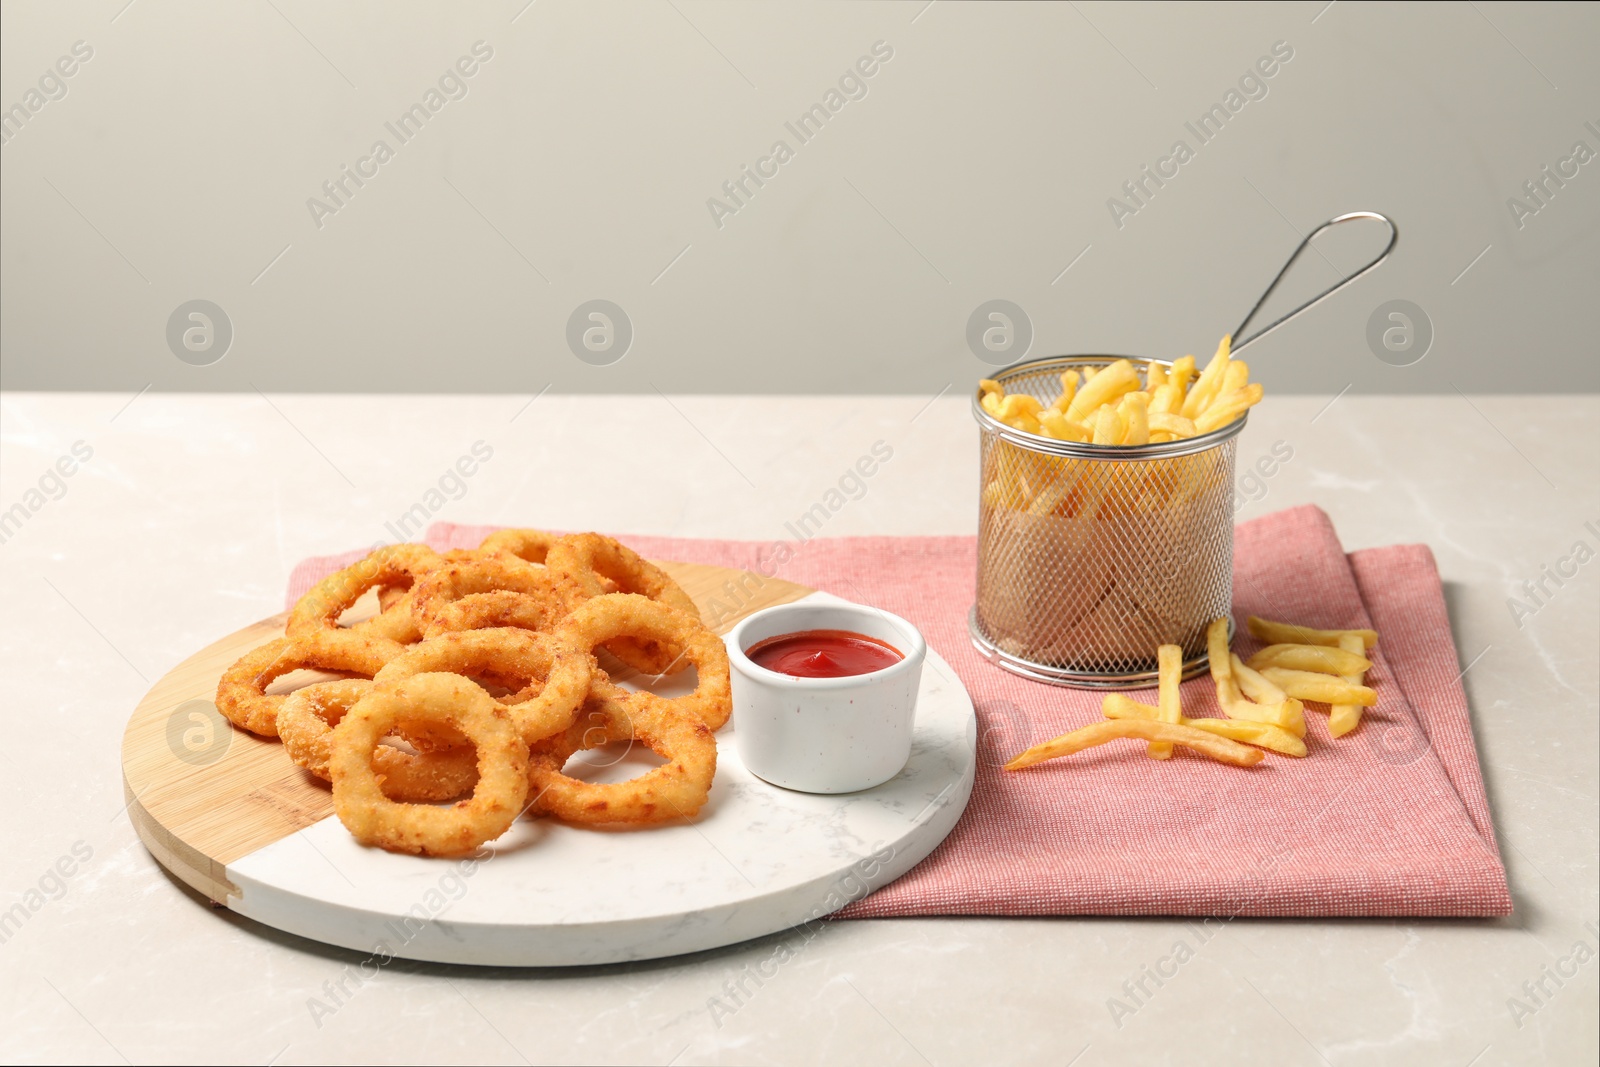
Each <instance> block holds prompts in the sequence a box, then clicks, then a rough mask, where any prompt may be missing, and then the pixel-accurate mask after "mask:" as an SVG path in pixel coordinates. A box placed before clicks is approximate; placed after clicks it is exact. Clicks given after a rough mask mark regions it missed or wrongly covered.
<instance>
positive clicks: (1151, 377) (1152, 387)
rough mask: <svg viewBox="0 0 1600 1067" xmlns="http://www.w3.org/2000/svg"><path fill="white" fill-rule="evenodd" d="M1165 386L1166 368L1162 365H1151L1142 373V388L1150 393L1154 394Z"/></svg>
mask: <svg viewBox="0 0 1600 1067" xmlns="http://www.w3.org/2000/svg"><path fill="white" fill-rule="evenodd" d="M1166 384H1167V368H1166V365H1165V364H1162V363H1152V364H1150V366H1149V369H1147V370H1146V371H1145V372H1144V387H1145V389H1147V390H1148V391H1150V392H1152V393H1153V392H1155V391H1156V390H1157V389H1159V388H1161V387H1162V386H1163V385H1166Z"/></svg>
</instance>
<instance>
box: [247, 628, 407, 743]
mask: <svg viewBox="0 0 1600 1067" xmlns="http://www.w3.org/2000/svg"><path fill="white" fill-rule="evenodd" d="M338 637H339V635H335V634H330V633H328V632H326V631H316V632H313V633H312V634H311V636H309V637H304V638H300V639H297V640H291V639H290V638H287V637H280V638H278V639H277V640H276V641H268V642H267V643H266V644H264V645H262V646H261V647H260V648H257V649H253V650H251V651H250V652H246V653H245V654H244V655H243V656H240V657H239V659H238V660H236V661H235V662H234V664H233V666H231V667H229V668H228V669H227V670H226V671H225V672H223V675H222V679H221V680H220V681H219V682H218V683H217V710H218V711H220V712H222V714H224V715H226V716H227V717H228V721H229V722H231V723H233V724H234V725H235V726H238V727H240V728H242V729H245V730H249V731H250V732H251V733H253V734H260V735H261V736H262V737H277V736H278V709H279V708H280V707H281V706H282V705H283V699H284V694H281V693H274V694H271V695H269V694H268V693H267V687H268V686H269V685H271V684H272V683H273V682H274V681H276V680H277V679H278V678H280V677H282V676H283V675H285V674H288V673H289V672H291V671H298V670H321V671H348V672H350V673H351V674H359V675H363V676H365V677H367V678H371V677H372V676H373V675H375V674H377V673H378V672H379V671H380V670H382V669H383V665H384V664H385V663H387V662H388V661H389V659H390V658H391V657H390V655H389V652H388V650H387V649H386V648H384V647H383V646H381V645H367V644H363V643H357V642H348V641H341V640H338V639H337V638H338ZM394 647H395V648H398V647H399V646H394Z"/></svg>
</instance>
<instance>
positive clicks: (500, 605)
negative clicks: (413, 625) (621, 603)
mask: <svg viewBox="0 0 1600 1067" xmlns="http://www.w3.org/2000/svg"><path fill="white" fill-rule="evenodd" d="M577 599H578V596H577V586H576V585H575V584H574V583H573V582H571V581H570V580H567V579H563V578H560V577H558V576H557V575H556V574H555V573H554V572H552V571H551V570H549V569H548V568H546V567H539V566H535V565H533V564H531V563H526V562H524V561H522V560H520V559H517V558H516V557H514V556H509V555H500V556H491V557H487V558H482V559H475V560H469V561H463V562H459V563H448V564H445V565H443V566H440V567H438V568H436V569H435V570H434V571H433V572H432V573H431V574H429V575H428V576H427V577H425V578H423V579H422V580H421V581H419V582H418V583H417V584H416V586H414V587H413V589H412V612H413V614H414V615H415V616H416V617H417V618H418V620H419V621H420V622H421V625H422V629H423V633H424V635H425V636H427V637H437V636H438V635H439V634H441V633H449V632H453V631H458V630H476V629H484V628H486V627H493V626H516V627H519V628H521V629H525V630H546V629H548V628H549V627H550V625H551V624H552V623H554V622H555V621H556V620H557V619H559V618H561V617H562V616H563V615H565V614H566V613H567V609H568V608H569V607H570V606H571V605H572V604H573V603H574V602H576V601H577Z"/></svg>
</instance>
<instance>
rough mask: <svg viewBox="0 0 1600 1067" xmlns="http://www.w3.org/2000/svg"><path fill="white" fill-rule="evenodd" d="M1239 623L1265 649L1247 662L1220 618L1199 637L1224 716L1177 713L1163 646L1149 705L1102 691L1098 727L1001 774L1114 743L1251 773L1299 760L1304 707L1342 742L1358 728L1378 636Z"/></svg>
mask: <svg viewBox="0 0 1600 1067" xmlns="http://www.w3.org/2000/svg"><path fill="white" fill-rule="evenodd" d="M1246 625H1247V626H1248V628H1249V630H1250V634H1251V636H1253V637H1254V638H1255V639H1256V640H1258V641H1261V642H1264V643H1265V645H1266V647H1265V648H1263V649H1261V651H1259V652H1257V653H1256V654H1255V655H1253V656H1251V657H1250V659H1249V660H1248V661H1246V660H1242V659H1240V658H1239V656H1238V655H1237V654H1236V653H1234V652H1233V650H1232V648H1231V647H1230V646H1229V644H1228V620H1227V619H1226V618H1221V619H1217V620H1216V621H1214V622H1213V623H1211V625H1210V626H1209V627H1208V628H1207V630H1206V643H1207V646H1208V653H1209V655H1210V659H1211V680H1212V681H1213V682H1214V683H1215V684H1216V687H1217V705H1218V707H1219V708H1220V709H1221V711H1222V714H1223V717H1222V718H1196V719H1191V718H1188V717H1186V716H1185V715H1184V714H1183V707H1182V704H1181V702H1180V700H1179V694H1178V686H1179V683H1180V682H1181V681H1182V674H1183V650H1182V649H1180V648H1179V647H1178V646H1177V645H1162V646H1161V647H1160V649H1159V650H1158V652H1157V657H1156V662H1157V669H1158V679H1159V685H1158V689H1157V693H1158V694H1159V695H1158V697H1157V701H1156V706H1155V707H1151V706H1150V705H1148V704H1140V703H1138V702H1137V701H1134V700H1131V699H1129V698H1128V697H1125V696H1123V695H1122V694H1121V693H1109V694H1107V695H1106V697H1105V699H1104V700H1103V701H1102V703H1101V706H1100V711H1101V714H1103V715H1104V716H1105V719H1106V721H1104V722H1097V723H1093V724H1091V725H1089V726H1085V727H1083V728H1082V729H1079V730H1073V731H1072V732H1071V733H1066V734H1062V735H1061V736H1060V737H1057V738H1055V739H1053V740H1050V741H1046V742H1044V743H1043V744H1039V745H1034V746H1033V747H1032V748H1030V749H1028V750H1027V751H1026V752H1024V753H1022V754H1021V755H1019V756H1017V757H1015V758H1014V759H1012V760H1011V761H1010V762H1009V763H1007V764H1006V770H1008V771H1020V770H1022V769H1023V768H1024V767H1031V766H1033V765H1034V764H1036V763H1042V762H1043V761H1045V760H1048V759H1054V758H1056V757H1057V756H1070V755H1071V754H1072V753H1074V752H1082V751H1083V750H1084V749H1086V748H1093V747H1094V746H1096V745H1103V744H1105V743H1106V742H1108V741H1114V740H1116V739H1117V738H1120V737H1126V738H1135V739H1138V740H1142V741H1145V742H1147V743H1148V748H1147V752H1148V754H1149V755H1150V757H1151V758H1153V759H1167V758H1169V757H1170V756H1171V755H1172V746H1174V745H1183V746H1184V747H1186V748H1191V749H1193V750H1194V751H1196V752H1198V753H1200V754H1201V755H1204V756H1209V757H1210V758H1211V759H1214V760H1216V761H1218V762H1219V763H1227V764H1231V765H1233V766H1235V767H1251V766H1254V765H1255V764H1257V763H1260V762H1261V761H1262V760H1263V759H1264V758H1265V752H1264V751H1263V750H1265V751H1269V752H1276V753H1278V754H1279V755H1283V756H1294V757H1300V756H1304V755H1306V742H1305V736H1306V721H1305V707H1306V705H1307V704H1308V703H1310V704H1312V705H1322V706H1325V707H1326V708H1327V710H1328V735H1329V736H1330V737H1333V738H1340V737H1344V736H1345V735H1346V734H1348V733H1350V732H1351V731H1352V730H1354V729H1355V728H1356V727H1357V726H1358V725H1360V723H1361V712H1362V709H1363V708H1367V707H1371V706H1372V705H1373V704H1376V703H1377V702H1378V694H1377V692H1376V691H1375V690H1373V689H1372V688H1371V687H1370V686H1367V685H1364V684H1363V680H1364V679H1365V677H1366V672H1367V671H1368V670H1369V669H1370V668H1371V666H1372V663H1371V661H1370V660H1368V659H1367V657H1366V656H1365V654H1364V653H1365V652H1366V650H1367V649H1369V648H1371V647H1372V646H1373V645H1375V644H1377V642H1378V635H1377V632H1376V631H1373V630H1314V629H1311V628H1310V627H1306V626H1298V625H1295V624H1294V623H1286V622H1272V621H1270V620H1268V619H1261V618H1257V617H1256V616H1254V615H1252V616H1250V617H1249V619H1248V620H1247V621H1246Z"/></svg>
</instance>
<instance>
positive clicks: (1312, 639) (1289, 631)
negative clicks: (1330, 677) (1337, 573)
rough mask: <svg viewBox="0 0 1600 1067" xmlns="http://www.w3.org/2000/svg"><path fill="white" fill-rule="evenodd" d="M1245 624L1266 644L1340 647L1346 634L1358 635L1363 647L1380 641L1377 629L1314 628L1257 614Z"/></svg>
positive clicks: (1252, 633)
mask: <svg viewBox="0 0 1600 1067" xmlns="http://www.w3.org/2000/svg"><path fill="white" fill-rule="evenodd" d="M1244 624H1245V626H1246V627H1247V628H1249V630H1250V636H1251V637H1254V638H1255V639H1256V640H1257V641H1260V642H1261V643H1262V644H1265V645H1327V646H1329V647H1330V648H1338V647H1339V638H1340V636H1342V635H1344V634H1356V635H1358V636H1359V637H1360V638H1361V644H1362V647H1363V648H1371V647H1372V646H1373V645H1375V644H1377V643H1378V632H1377V631H1376V630H1313V629H1312V628H1311V627H1309V626H1297V625H1295V624H1294V623H1292V622H1273V621H1272V620H1270V619H1263V618H1259V617H1258V616H1255V615H1251V616H1250V617H1249V618H1247V619H1245V621H1244Z"/></svg>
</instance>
